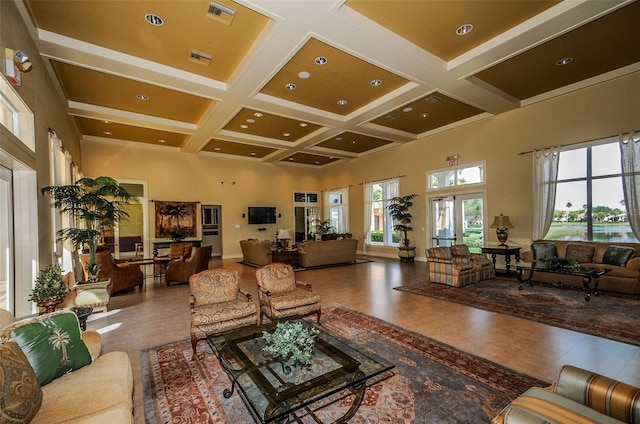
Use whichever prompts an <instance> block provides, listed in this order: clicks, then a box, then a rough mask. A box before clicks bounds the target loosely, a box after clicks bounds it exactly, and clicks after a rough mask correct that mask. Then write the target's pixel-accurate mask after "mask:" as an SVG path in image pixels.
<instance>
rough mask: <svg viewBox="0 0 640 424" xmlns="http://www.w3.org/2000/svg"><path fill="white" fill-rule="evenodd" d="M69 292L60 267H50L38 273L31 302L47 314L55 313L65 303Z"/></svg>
mask: <svg viewBox="0 0 640 424" xmlns="http://www.w3.org/2000/svg"><path fill="white" fill-rule="evenodd" d="M68 292H69V289H68V288H67V285H66V284H65V282H64V281H63V280H62V270H61V269H60V267H59V266H58V265H48V266H47V267H46V268H45V269H43V270H41V271H40V272H38V275H37V277H36V280H35V284H34V286H33V290H32V292H31V295H29V300H31V301H32V302H36V304H37V305H38V306H39V307H41V308H44V309H45V312H53V311H55V310H56V306H57V305H59V304H60V303H62V302H63V301H64V297H65V296H66V295H67V293H68Z"/></svg>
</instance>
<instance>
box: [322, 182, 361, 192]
mask: <svg viewBox="0 0 640 424" xmlns="http://www.w3.org/2000/svg"><path fill="white" fill-rule="evenodd" d="M351 187H353V184H349V185H346V186H342V187H334V188H327V189H324V190H320V191H321V192H322V193H324V192H325V191H334V190H342V189H343V188H351Z"/></svg>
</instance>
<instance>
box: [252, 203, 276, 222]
mask: <svg viewBox="0 0 640 424" xmlns="http://www.w3.org/2000/svg"><path fill="white" fill-rule="evenodd" d="M275 223H276V208H275V207H272V206H249V224H275Z"/></svg>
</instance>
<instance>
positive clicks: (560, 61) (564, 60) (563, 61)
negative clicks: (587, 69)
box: [556, 57, 573, 66]
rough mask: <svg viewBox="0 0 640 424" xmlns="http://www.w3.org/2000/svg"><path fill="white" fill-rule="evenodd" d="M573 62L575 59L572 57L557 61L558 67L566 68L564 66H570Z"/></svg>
mask: <svg viewBox="0 0 640 424" xmlns="http://www.w3.org/2000/svg"><path fill="white" fill-rule="evenodd" d="M571 62H573V58H572V57H565V58H564V59H560V60H559V61H557V62H556V65H558V66H564V65H568V64H570V63H571Z"/></svg>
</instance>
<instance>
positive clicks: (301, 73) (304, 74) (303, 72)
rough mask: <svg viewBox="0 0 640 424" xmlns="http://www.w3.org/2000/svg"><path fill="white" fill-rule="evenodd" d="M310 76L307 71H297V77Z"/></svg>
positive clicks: (305, 77) (304, 77)
mask: <svg viewBox="0 0 640 424" xmlns="http://www.w3.org/2000/svg"><path fill="white" fill-rule="evenodd" d="M310 76H311V74H310V73H309V72H307V71H302V72H298V78H301V79H307V78H309V77H310Z"/></svg>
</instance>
